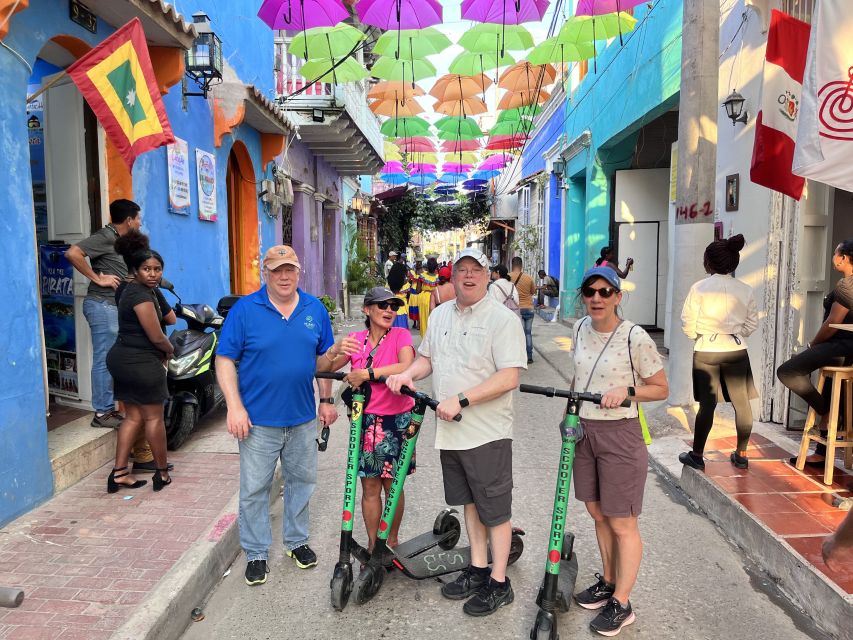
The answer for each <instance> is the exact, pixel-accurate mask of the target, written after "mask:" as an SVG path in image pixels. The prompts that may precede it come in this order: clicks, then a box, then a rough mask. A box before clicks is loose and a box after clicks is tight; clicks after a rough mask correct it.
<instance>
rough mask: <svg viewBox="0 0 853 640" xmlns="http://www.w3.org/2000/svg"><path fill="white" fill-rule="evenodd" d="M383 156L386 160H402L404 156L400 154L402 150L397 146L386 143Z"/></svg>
mask: <svg viewBox="0 0 853 640" xmlns="http://www.w3.org/2000/svg"><path fill="white" fill-rule="evenodd" d="M382 151H383V155H384V156H385V159H386V160H402V159H403V156H402V154H401V153H400V149H399V147H398V146H397V145H395V144H392V143H391V142H385V143H384V144H383V149H382Z"/></svg>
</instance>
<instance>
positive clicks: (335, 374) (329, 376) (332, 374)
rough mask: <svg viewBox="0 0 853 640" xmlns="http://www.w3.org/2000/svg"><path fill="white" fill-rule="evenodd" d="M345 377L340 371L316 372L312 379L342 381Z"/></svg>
mask: <svg viewBox="0 0 853 640" xmlns="http://www.w3.org/2000/svg"><path fill="white" fill-rule="evenodd" d="M346 375H347V374H345V373H343V372H342V371H318V372H316V373H315V374H314V377H315V378H324V379H326V380H343V379H344V377H345V376H346Z"/></svg>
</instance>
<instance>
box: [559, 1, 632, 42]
mask: <svg viewBox="0 0 853 640" xmlns="http://www.w3.org/2000/svg"><path fill="white" fill-rule="evenodd" d="M626 1H627V0H626ZM636 26H637V19H636V18H635V17H634V16H632V15H631V14H629V13H624V12H623V13H611V12H609V11H608V12H607V15H580V14H579V15H574V16H572V17H570V18H568V19H567V20H566V22H565V23H564V24H563V27H562V28H561V29H560V33H559V35H558V36H557V38H558V39H559V40H560V41H562V42H592V41H593V40H609V39H610V38H615V37H616V36H618V35H619V34H622V33H628V32H629V31H633V30H634V28H635V27H636Z"/></svg>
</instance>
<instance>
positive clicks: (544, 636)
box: [530, 609, 560, 640]
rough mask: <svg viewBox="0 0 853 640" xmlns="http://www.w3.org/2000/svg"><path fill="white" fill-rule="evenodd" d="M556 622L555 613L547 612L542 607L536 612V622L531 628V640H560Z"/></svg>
mask: <svg viewBox="0 0 853 640" xmlns="http://www.w3.org/2000/svg"><path fill="white" fill-rule="evenodd" d="M556 622H557V621H556V619H555V618H554V615H553V614H548V613H545V612H544V611H542V610H541V609H540V610H539V613H537V614H536V623H535V624H534V625H533V629H531V630H530V640H560V634H559V633H557V627H556Z"/></svg>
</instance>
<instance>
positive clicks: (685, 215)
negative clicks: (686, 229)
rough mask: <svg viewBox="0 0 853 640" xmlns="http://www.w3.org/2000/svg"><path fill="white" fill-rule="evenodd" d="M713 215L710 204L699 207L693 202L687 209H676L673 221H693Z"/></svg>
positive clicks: (685, 207)
mask: <svg viewBox="0 0 853 640" xmlns="http://www.w3.org/2000/svg"><path fill="white" fill-rule="evenodd" d="M713 213H714V212H713V210H712V209H711V203H710V202H706V203H705V204H703V205H702V206H701V207H700V206H699V205H698V204H697V203H695V202H694V203H693V204H691V205H690V206H689V207H687V206H684V207H681V206H679V207H676V208H675V219H676V220H678V219H679V218H681V219H682V220H695V219H696V218H708V217H710V216H711V215H713Z"/></svg>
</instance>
